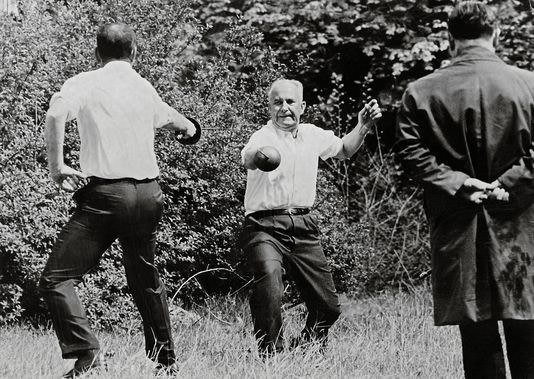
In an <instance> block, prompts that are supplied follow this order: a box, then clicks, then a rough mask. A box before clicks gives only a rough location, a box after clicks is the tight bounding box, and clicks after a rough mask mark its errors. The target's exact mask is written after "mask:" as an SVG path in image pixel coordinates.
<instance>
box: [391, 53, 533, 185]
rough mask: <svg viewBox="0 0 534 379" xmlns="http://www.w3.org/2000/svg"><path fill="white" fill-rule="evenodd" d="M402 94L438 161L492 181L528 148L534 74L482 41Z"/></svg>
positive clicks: (526, 151)
mask: <svg viewBox="0 0 534 379" xmlns="http://www.w3.org/2000/svg"><path fill="white" fill-rule="evenodd" d="M406 96H407V98H406V103H407V105H408V107H409V108H412V106H413V107H415V106H416V108H417V111H416V112H415V113H414V114H417V118H418V119H417V120H415V121H416V123H417V124H418V129H419V133H420V135H421V139H422V140H424V141H425V142H426V143H427V144H428V147H429V148H431V149H432V151H433V153H434V154H435V156H436V158H437V160H438V163H439V164H446V165H447V166H449V167H451V168H452V169H454V170H458V171H462V172H464V173H466V174H468V175H469V176H472V177H476V178H479V179H481V180H485V181H493V180H494V179H496V178H497V177H498V176H499V175H501V174H502V173H503V172H504V171H506V169H507V168H509V167H510V166H511V165H512V164H513V163H516V162H517V160H518V158H519V157H521V156H523V155H525V153H528V151H529V148H530V144H531V137H530V136H531V125H532V122H533V115H534V75H533V74H532V73H530V72H527V71H524V70H520V69H518V68H515V67H512V66H508V65H506V64H504V63H503V62H502V61H501V60H500V59H499V58H498V57H497V56H496V55H495V54H494V53H492V52H490V51H489V50H487V49H485V48H483V47H470V48H468V49H466V50H465V51H464V52H463V54H461V55H460V56H459V57H458V58H457V59H455V60H454V61H453V62H452V64H451V65H450V66H448V67H445V68H443V69H441V70H438V71H437V72H435V73H434V74H431V75H428V76H426V77H424V78H422V79H420V80H418V81H416V82H415V83H412V84H411V85H410V86H409V87H408V90H407V94H406ZM416 104H417V105H416ZM410 110H411V111H413V110H415V109H410ZM401 128H402V126H401Z"/></svg>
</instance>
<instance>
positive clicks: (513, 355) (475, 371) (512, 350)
mask: <svg viewBox="0 0 534 379" xmlns="http://www.w3.org/2000/svg"><path fill="white" fill-rule="evenodd" d="M503 327H504V337H505V340H506V353H507V356H508V363H509V365H510V371H511V373H512V378H514V379H527V378H529V379H530V378H534V320H528V321H521V320H504V321H503ZM460 335H461V337H462V351H463V360H464V372H465V377H466V379H475V378H480V379H486V378H488V379H489V378H506V370H505V363H504V354H503V348H502V344H501V338H500V335H499V328H498V324H497V321H493V320H489V321H482V322H476V323H468V324H462V325H460Z"/></svg>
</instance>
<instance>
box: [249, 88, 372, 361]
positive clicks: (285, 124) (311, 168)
mask: <svg viewBox="0 0 534 379" xmlns="http://www.w3.org/2000/svg"><path fill="white" fill-rule="evenodd" d="M305 106H306V104H305V102H304V101H303V88H302V84H301V83H300V82H299V81H296V80H287V79H281V80H277V81H275V82H274V83H273V84H272V86H271V89H270V91H269V113H270V117H271V120H270V121H269V122H268V123H267V125H265V126H263V127H262V128H261V129H260V130H258V131H256V132H255V133H254V134H253V135H252V136H251V138H250V140H249V142H248V143H247V145H246V146H245V147H244V148H243V150H242V151H241V156H242V160H243V164H244V166H245V167H246V168H247V169H248V174H247V188H246V193H245V216H246V217H245V224H244V229H243V232H242V235H241V246H242V248H243V250H244V252H245V255H246V260H247V264H248V266H249V268H250V270H251V271H252V272H253V274H254V285H253V293H252V296H251V299H250V308H251V313H252V318H253V321H254V332H255V335H256V337H257V338H258V340H259V349H260V353H261V354H270V353H272V352H275V351H280V350H282V349H283V337H282V315H281V305H282V304H281V301H282V294H283V289H284V286H283V281H282V275H283V273H284V272H285V271H288V272H289V273H290V274H291V276H292V277H293V279H294V280H295V282H296V284H297V286H298V287H299V290H300V292H301V294H302V297H303V299H304V301H305V303H306V306H307V308H308V318H307V321H306V326H305V327H304V330H303V331H302V333H301V336H300V337H299V338H298V339H296V340H295V342H296V343H301V342H308V341H311V340H319V341H320V342H321V343H323V344H324V345H325V344H326V340H327V335H328V329H329V328H330V326H332V324H333V323H334V322H335V321H336V320H337V318H338V317H339V314H340V309H339V302H338V296H337V294H336V290H335V287H334V282H333V280H332V275H331V273H330V269H329V267H328V264H327V262H326V258H325V256H324V253H323V250H322V247H321V242H320V236H319V229H318V227H317V225H316V221H315V217H314V216H312V215H311V214H310V213H309V212H310V208H311V207H312V206H313V203H314V201H315V193H316V181H317V166H318V159H319V158H321V159H323V160H326V159H328V158H337V159H346V158H349V157H351V156H352V155H353V154H354V153H356V151H357V150H358V149H359V148H360V146H361V144H362V143H363V140H364V137H365V134H366V133H367V131H368V129H369V127H370V126H371V125H372V123H373V122H375V121H376V120H377V119H379V118H380V117H381V112H380V108H379V107H378V104H377V103H376V101H375V100H373V101H371V102H369V103H368V104H366V105H365V107H364V108H363V109H362V110H361V111H360V112H359V114H358V125H357V126H356V127H355V128H354V129H353V130H352V131H351V132H350V133H348V134H347V135H346V136H345V137H343V138H339V137H336V136H335V135H334V133H333V132H332V131H328V130H324V129H321V128H318V127H316V126H315V125H312V124H301V123H300V116H301V115H302V113H303V112H304V108H305ZM264 146H272V147H275V148H276V149H277V150H278V151H279V153H280V156H281V160H280V165H279V166H278V167H277V168H276V169H275V170H273V171H270V172H264V171H261V170H259V169H258V167H257V165H256V161H255V159H256V158H255V156H256V153H257V151H258V149H260V148H262V147H264Z"/></svg>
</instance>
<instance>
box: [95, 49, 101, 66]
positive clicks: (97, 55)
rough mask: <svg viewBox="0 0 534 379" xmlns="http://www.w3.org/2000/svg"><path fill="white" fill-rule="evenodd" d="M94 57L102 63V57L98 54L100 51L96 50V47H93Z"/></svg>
mask: <svg viewBox="0 0 534 379" xmlns="http://www.w3.org/2000/svg"><path fill="white" fill-rule="evenodd" d="M95 58H96V61H97V62H98V64H102V57H101V56H100V53H99V52H98V48H96V47H95Z"/></svg>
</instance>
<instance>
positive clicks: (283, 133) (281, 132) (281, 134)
mask: <svg viewBox="0 0 534 379" xmlns="http://www.w3.org/2000/svg"><path fill="white" fill-rule="evenodd" d="M267 128H269V129H272V130H274V132H275V133H276V134H277V135H278V136H279V137H282V138H287V137H289V136H292V132H287V131H285V130H282V129H280V128H277V127H276V126H275V125H274V123H273V120H269V121H267ZM300 129H301V128H300V124H299V125H298V126H297V134H296V137H295V138H299V136H300V135H301V130H300Z"/></svg>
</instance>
